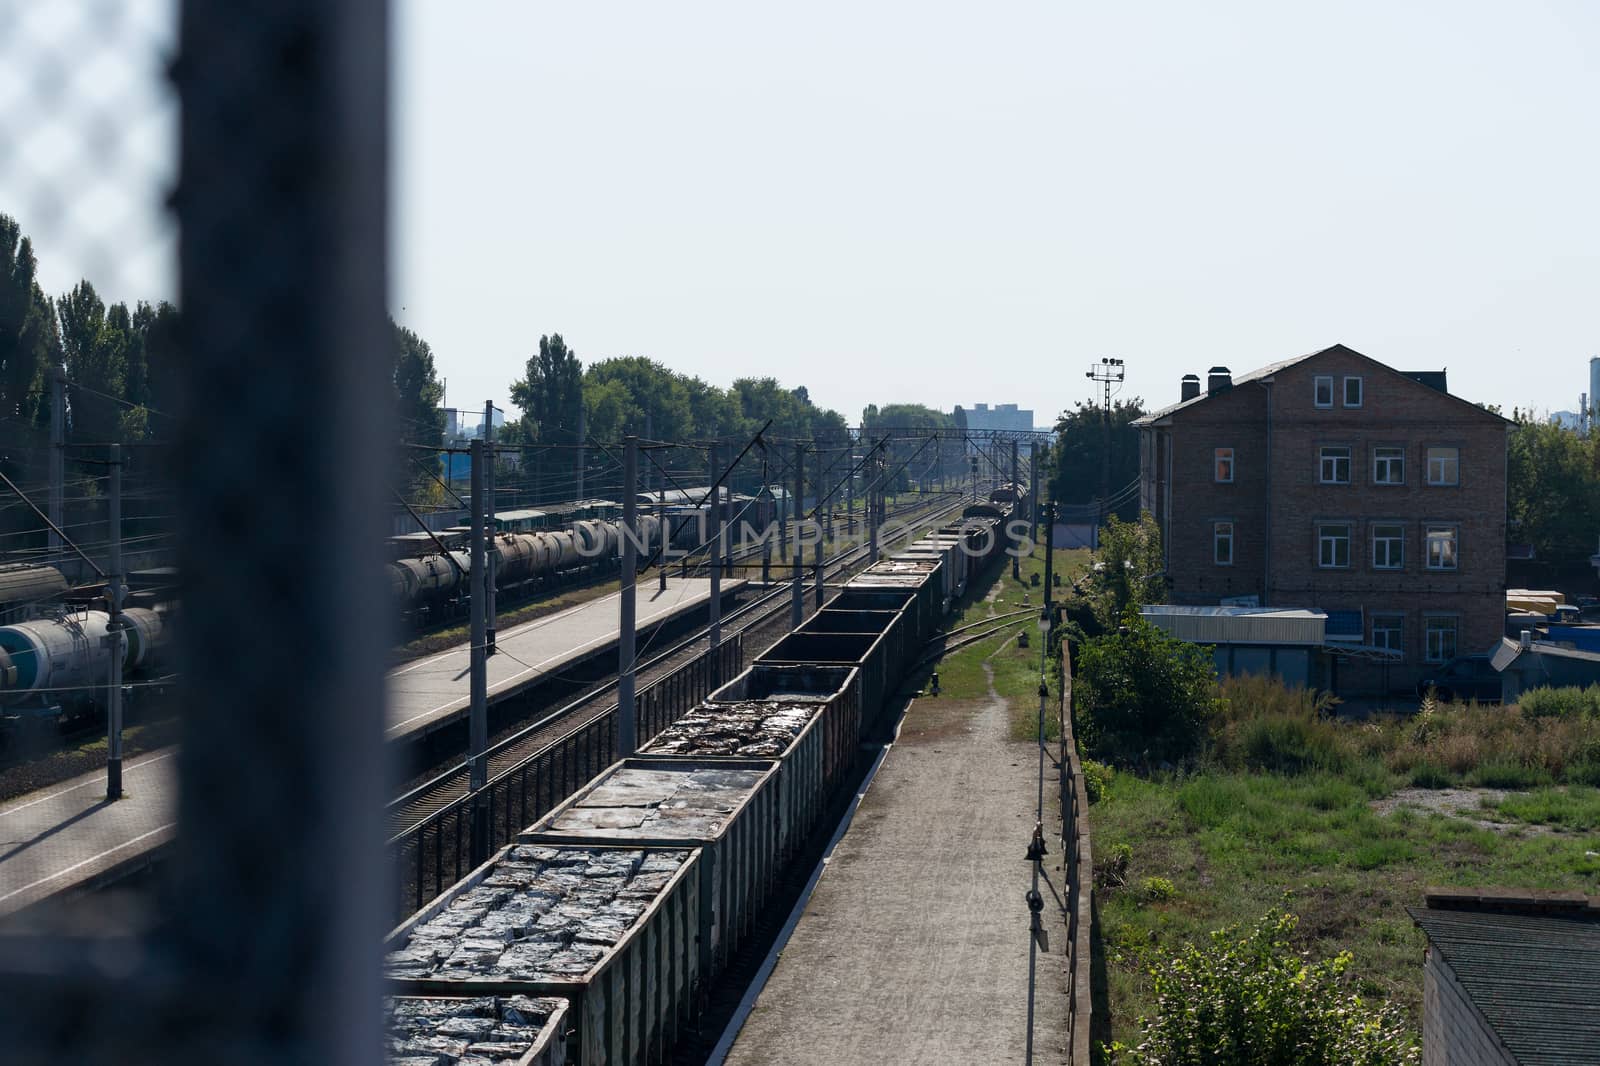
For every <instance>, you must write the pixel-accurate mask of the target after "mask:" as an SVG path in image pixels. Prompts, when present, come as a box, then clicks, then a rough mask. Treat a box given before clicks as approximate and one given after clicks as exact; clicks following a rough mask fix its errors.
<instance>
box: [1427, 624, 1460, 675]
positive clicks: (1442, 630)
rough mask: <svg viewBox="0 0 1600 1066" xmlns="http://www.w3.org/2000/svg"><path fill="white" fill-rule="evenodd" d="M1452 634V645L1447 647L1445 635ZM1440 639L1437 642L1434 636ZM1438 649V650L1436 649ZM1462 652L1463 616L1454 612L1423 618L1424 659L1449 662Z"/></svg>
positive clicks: (1431, 661)
mask: <svg viewBox="0 0 1600 1066" xmlns="http://www.w3.org/2000/svg"><path fill="white" fill-rule="evenodd" d="M1446 633H1448V634H1449V635H1450V646H1449V648H1448V650H1447V649H1446V648H1445V642H1444V635H1445V634H1446ZM1435 636H1437V637H1438V638H1439V639H1438V641H1437V642H1435V640H1434V638H1435ZM1436 649H1437V650H1436ZM1460 652H1461V617H1460V616H1459V615H1454V614H1438V615H1429V616H1428V617H1426V618H1424V619H1423V620H1422V659H1423V661H1424V662H1429V663H1447V662H1449V661H1450V660H1451V659H1454V658H1455V657H1456V656H1457V655H1459V654H1460Z"/></svg>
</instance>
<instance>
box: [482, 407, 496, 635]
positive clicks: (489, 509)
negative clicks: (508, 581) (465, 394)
mask: <svg viewBox="0 0 1600 1066" xmlns="http://www.w3.org/2000/svg"><path fill="white" fill-rule="evenodd" d="M483 442H484V452H485V458H486V462H487V464H488V465H487V466H486V467H485V469H484V471H483V532H484V537H485V541H486V543H485V545H484V565H483V589H484V592H483V614H484V637H483V653H484V654H485V655H493V654H494V635H495V616H496V615H497V614H498V613H499V612H497V611H496V610H495V603H494V601H495V571H497V570H498V569H499V568H500V548H499V545H498V544H497V543H496V541H495V536H494V534H495V528H494V467H495V458H496V456H495V449H494V401H492V400H485V401H483Z"/></svg>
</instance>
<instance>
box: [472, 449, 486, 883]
mask: <svg viewBox="0 0 1600 1066" xmlns="http://www.w3.org/2000/svg"><path fill="white" fill-rule="evenodd" d="M483 527H484V523H483V440H482V439H481V438H480V439H477V440H474V441H473V442H472V539H471V547H470V548H469V549H468V556H467V567H468V569H467V575H468V577H469V578H470V580H471V583H470V585H469V586H468V589H467V614H468V615H469V616H470V618H471V627H470V633H471V643H470V644H469V645H468V648H469V649H470V650H469V660H468V666H467V669H468V672H469V676H468V679H467V686H468V691H469V693H470V696H471V700H472V702H471V704H470V705H469V707H468V710H467V715H468V718H467V793H468V795H469V796H470V797H471V798H470V800H469V806H470V807H471V810H472V829H471V841H470V844H469V854H470V856H471V859H472V865H473V866H477V865H479V864H480V863H482V862H484V861H485V860H486V859H488V858H489V805H488V804H487V803H484V802H482V797H481V796H480V793H481V792H482V791H483V788H484V786H485V785H487V784H488V783H489V761H488V759H487V758H486V756H485V754H484V753H485V751H486V749H487V748H488V747H489V655H488V649H487V648H486V647H485V646H484V641H485V640H486V639H487V637H486V632H485V631H486V629H487V625H486V621H487V620H486V619H485V617H484V610H483V596H484V581H483V571H484V569H485V565H484V554H485V553H484V550H483Z"/></svg>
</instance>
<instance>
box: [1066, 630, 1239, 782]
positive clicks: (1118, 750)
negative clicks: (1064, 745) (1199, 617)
mask: <svg viewBox="0 0 1600 1066" xmlns="http://www.w3.org/2000/svg"><path fill="white" fill-rule="evenodd" d="M1074 686H1075V687H1074V691H1075V700H1074V702H1075V704H1076V713H1077V715H1078V718H1077V725H1078V735H1079V737H1080V738H1081V739H1082V740H1083V742H1084V744H1085V746H1086V748H1087V750H1088V751H1089V752H1090V753H1091V754H1093V755H1094V756H1096V757H1097V758H1101V759H1109V760H1115V761H1118V762H1125V763H1140V762H1148V761H1157V762H1159V761H1163V760H1165V761H1173V762H1176V761H1179V760H1182V759H1185V758H1188V757H1190V756H1192V755H1194V754H1196V753H1197V752H1198V751H1199V749H1200V744H1201V741H1202V739H1203V738H1204V737H1205V734H1206V728H1207V726H1208V724H1209V723H1210V721H1211V719H1212V717H1213V716H1214V715H1216V714H1217V713H1219V709H1220V703H1221V701H1220V700H1219V698H1218V695H1217V672H1216V667H1215V665H1214V664H1213V662H1212V659H1211V649H1210V648H1209V647H1203V646H1199V645H1195V644H1190V643H1188V642H1187V641H1182V640H1178V639H1176V638H1175V637H1172V636H1169V635H1168V634H1167V633H1165V632H1163V631H1162V630H1161V629H1159V628H1157V627H1156V626H1154V625H1152V624H1151V623H1150V622H1148V621H1146V620H1145V619H1143V618H1141V617H1140V616H1139V614H1138V612H1137V611H1135V610H1132V609H1130V610H1129V611H1128V613H1127V614H1126V615H1125V616H1124V617H1123V626H1122V628H1121V629H1120V630H1119V631H1116V632H1111V633H1107V634H1106V635H1105V636H1102V637H1096V638H1094V639H1092V640H1089V641H1086V642H1085V643H1084V645H1083V648H1082V650H1081V651H1080V652H1079V655H1078V674H1077V678H1076V680H1075V682H1074Z"/></svg>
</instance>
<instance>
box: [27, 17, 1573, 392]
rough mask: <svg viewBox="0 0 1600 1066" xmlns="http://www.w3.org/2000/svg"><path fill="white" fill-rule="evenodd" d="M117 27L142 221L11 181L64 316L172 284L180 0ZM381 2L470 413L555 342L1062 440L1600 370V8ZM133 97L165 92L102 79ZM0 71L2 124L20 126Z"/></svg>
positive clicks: (48, 160) (406, 197) (422, 266)
mask: <svg viewBox="0 0 1600 1066" xmlns="http://www.w3.org/2000/svg"><path fill="white" fill-rule="evenodd" d="M130 3H131V4H132V7H133V9H134V10H137V11H139V12H142V13H143V17H142V20H127V21H126V23H125V25H124V26H123V28H124V29H127V30H129V31H130V32H131V31H137V32H139V33H141V34H143V39H145V40H147V41H149V42H151V44H152V46H153V48H154V51H153V52H151V57H152V61H151V62H148V63H140V62H133V61H131V60H129V59H128V58H127V57H128V56H129V55H137V54H138V53H137V50H131V51H130V50H128V49H114V50H111V51H112V56H111V57H110V58H107V57H101V58H100V59H99V60H98V61H97V63H98V65H92V66H90V67H89V70H90V71H91V73H92V75H93V76H91V77H88V78H86V79H80V81H81V82H82V84H83V85H84V90H83V94H82V95H85V96H86V98H88V99H90V100H92V101H94V102H93V106H89V105H85V106H84V107H83V108H82V109H81V111H82V113H93V112H94V111H95V110H96V109H97V108H98V109H103V108H104V107H105V106H107V101H108V100H112V101H120V102H121V106H123V107H124V108H125V110H127V111H128V113H129V114H130V115H133V117H134V119H136V120H137V121H133V122H130V123H129V124H128V128H129V129H131V130H135V131H143V132H139V133H138V134H137V135H134V134H129V135H128V136H125V137H123V138H122V142H123V143H124V144H125V145H126V146H127V148H126V152H125V154H126V155H127V156H128V159H127V160H119V162H118V164H117V167H118V168H121V169H117V168H111V169H113V170H114V175H113V176H115V175H116V174H124V173H125V174H126V175H127V177H126V179H125V180H117V181H112V182H109V183H107V182H105V181H102V182H100V183H99V187H98V188H97V189H95V190H92V191H94V192H95V194H96V195H97V196H99V197H100V199H101V200H105V199H107V197H108V195H109V196H110V199H111V200H113V201H114V200H115V198H116V195H117V194H121V195H122V196H123V197H124V198H125V199H127V200H128V201H129V203H128V204H126V205H124V209H123V210H122V211H121V214H120V215H119V214H118V210H117V209H114V208H101V209H100V211H99V213H98V214H96V213H94V212H91V211H89V210H88V209H87V208H86V207H84V206H82V204H80V202H79V199H78V198H77V197H76V196H75V195H69V193H68V192H63V191H62V190H63V189H66V190H69V191H70V190H73V189H74V188H75V186H74V185H73V184H72V183H71V182H68V183H65V184H63V183H60V182H57V181H54V180H52V179H54V178H55V177H57V176H58V175H59V174H60V173H61V172H63V171H68V170H70V171H73V173H74V176H76V174H77V170H78V168H73V167H71V166H70V160H71V158H72V157H71V153H70V152H63V151H60V150H57V151H56V154H55V155H52V154H51V153H50V151H48V150H47V149H49V147H50V144H49V142H48V139H45V140H44V141H42V142H41V143H44V144H45V148H43V149H41V148H39V147H37V146H36V145H33V144H25V145H23V147H22V150H21V151H13V152H11V153H10V154H7V152H6V150H5V149H3V148H0V210H6V211H10V212H11V213H13V214H18V215H19V216H21V217H22V218H23V220H24V225H25V227H28V228H30V232H34V233H35V239H36V243H37V244H38V245H39V254H40V257H41V260H42V266H43V267H44V274H45V280H46V283H47V287H48V288H50V289H51V291H53V292H56V291H63V290H64V289H65V288H67V287H69V286H70V285H71V284H72V282H73V281H75V280H76V277H77V276H79V275H80V273H88V274H89V275H90V276H91V277H93V278H95V279H96V280H97V284H101V287H102V288H104V289H106V290H107V291H110V292H112V293H113V294H118V295H123V296H124V298H128V297H132V296H138V295H164V294H167V293H169V292H170V289H171V264H170V242H169V241H166V240H165V238H163V237H162V235H161V231H162V225H163V224H162V223H161V221H160V218H161V214H160V212H161V208H160V206H159V204H160V201H161V196H160V195H159V194H160V193H162V192H164V186H165V184H169V183H170V168H168V169H167V170H166V171H163V165H164V164H163V162H162V153H161V149H162V148H164V147H166V146H167V145H168V144H169V142H170V134H169V132H168V127H169V126H170V105H169V104H167V103H164V102H162V100H161V98H160V93H159V80H158V79H156V78H154V77H153V76H151V75H153V72H158V71H159V69H160V67H159V62H158V60H159V58H160V57H159V52H160V51H161V49H162V48H164V47H165V44H166V42H167V41H169V40H170V36H166V37H163V34H164V33H166V30H165V29H164V28H162V27H163V26H164V23H163V16H162V13H163V12H168V11H170V7H169V5H168V4H166V3H164V2H163V0H130ZM4 6H7V5H4V4H0V7H4ZM72 6H74V5H65V4H59V5H58V4H52V5H37V8H38V10H51V11H59V10H60V9H61V8H63V7H72ZM111 7H112V8H115V7H116V5H111ZM23 10H26V11H29V12H30V14H29V15H28V16H27V17H26V18H25V19H24V21H25V22H29V21H31V22H37V21H39V18H40V17H42V16H37V17H36V12H35V11H34V9H33V8H32V7H31V6H29V5H24V7H23ZM394 11H395V22H394V31H395V38H394V53H393V55H394V68H393V76H394V93H393V99H392V116H393V129H394V134H395V137H394V144H393V147H394V158H393V169H392V174H393V180H394V190H393V191H394V195H393V198H392V205H393V207H392V210H393V216H392V217H393V236H394V258H393V261H392V283H391V291H392V303H393V309H394V313H395V316H396V318H397V319H398V320H399V321H401V322H402V323H403V324H405V325H407V326H409V327H410V328H412V329H414V330H416V331H417V332H418V333H420V334H421V335H422V336H423V337H424V338H425V339H426V340H428V341H429V343H430V344H431V345H432V347H433V350H434V352H435V356H436V359H437V361H438V366H439V372H440V374H441V375H442V376H443V377H444V378H446V380H447V382H448V400H449V402H450V403H452V404H458V405H461V406H464V407H466V406H477V405H479V404H481V403H482V402H483V400H485V399H493V400H495V401H496V402H497V403H498V404H500V405H501V406H506V405H507V404H508V402H509V385H510V382H511V381H512V380H513V379H515V378H516V377H517V376H519V374H520V372H521V368H522V364H523V362H524V360H525V359H526V357H527V355H528V354H529V353H530V352H531V351H533V350H534V349H535V348H536V346H537V340H538V337H539V335H540V334H542V333H550V332H560V333H561V334H563V335H564V336H565V337H566V339H567V341H568V343H569V344H570V345H571V346H572V348H573V349H574V350H575V351H576V352H577V353H578V354H579V356H580V357H581V358H582V359H583V360H584V361H585V362H589V361H594V360H598V359H603V358H606V357H610V356H617V355H644V356H649V357H651V358H654V359H656V360H659V361H660V362H662V363H665V364H667V365H668V366H671V367H673V368H675V369H678V370H681V371H683V372H686V373H689V374H695V375H699V376H700V377H703V378H705V379H706V380H708V381H711V382H714V383H717V384H724V385H725V384H727V383H728V382H730V381H731V380H732V379H733V378H735V377H738V376H746V375H750V376H767V375H771V376H776V377H778V378H779V379H780V380H782V381H784V382H785V383H786V384H789V385H800V384H803V385H805V386H806V387H807V388H808V389H809V391H810V394H811V396H812V398H813V399H815V400H816V401H818V402H819V403H822V404H823V405H825V406H829V407H833V408H835V409H837V410H839V411H840V412H842V413H844V414H845V415H846V416H847V417H849V418H850V419H851V420H852V421H853V420H855V419H856V418H858V417H859V414H860V411H861V409H862V407H863V406H864V405H866V404H867V403H878V404H883V403H889V402H917V403H926V404H929V405H931V406H935V407H940V408H943V409H946V410H948V409H949V408H950V407H952V406H953V405H955V404H964V405H968V406H970V405H972V404H974V403H978V402H987V403H991V404H994V403H1005V402H1015V403H1019V404H1021V405H1022V406H1024V407H1032V408H1033V409H1034V410H1035V411H1036V412H1037V415H1036V420H1037V421H1038V422H1039V423H1040V424H1047V423H1048V422H1049V421H1050V420H1051V416H1052V415H1053V414H1054V413H1055V412H1056V411H1059V410H1061V409H1063V408H1068V407H1071V406H1072V405H1073V404H1074V403H1076V402H1077V401H1079V400H1084V399H1088V398H1089V397H1090V396H1091V395H1092V391H1093V386H1092V384H1091V383H1090V382H1089V381H1087V380H1086V379H1085V376H1084V375H1085V372H1086V371H1087V369H1088V367H1089V365H1090V364H1092V363H1096V362H1098V361H1099V360H1100V359H1101V358H1102V357H1115V358H1120V359H1122V360H1124V362H1125V365H1126V372H1127V381H1126V383H1125V385H1124V388H1123V393H1122V395H1123V397H1125V398H1127V397H1135V396H1137V397H1142V398H1143V399H1144V400H1145V401H1146V403H1147V405H1152V406H1158V405H1161V404H1165V403H1168V402H1171V401H1173V400H1175V399H1176V398H1177V393H1178V381H1179V378H1180V377H1181V376H1182V375H1183V374H1184V373H1188V372H1194V373H1199V374H1201V375H1202V376H1203V375H1204V374H1205V371H1206V369H1207V368H1208V367H1210V366H1213V365H1226V366H1229V367H1231V368H1232V369H1233V370H1234V371H1235V372H1243V371H1245V370H1248V369H1250V368H1253V367H1256V366H1259V365H1262V364H1264V363H1267V362H1271V361H1275V360H1277V359H1281V358H1284V357H1287V356H1290V355H1295V354H1300V353H1303V352H1307V351H1312V350H1315V349H1317V348H1321V347H1325V346H1327V345H1329V344H1333V343H1336V342H1342V343H1345V344H1348V345H1350V346H1351V347H1353V348H1356V349H1357V350H1359V351H1362V352H1364V353H1366V354H1368V355H1370V356H1372V357H1374V358H1376V359H1379V360H1382V361H1384V362H1387V363H1391V364H1393V365H1395V366H1398V367H1400V368H1402V369H1437V368H1440V367H1447V368H1448V369H1449V371H1450V385H1451V389H1452V391H1453V392H1455V393H1457V394H1459V395H1462V396H1465V397H1467V398H1468V399H1472V400H1478V401H1484V402H1494V403H1499V404H1502V405H1503V406H1505V407H1507V408H1510V407H1512V406H1518V407H1523V408H1527V407H1533V408H1536V409H1539V410H1541V411H1542V410H1546V409H1562V408H1571V407H1574V406H1575V405H1576V402H1577V396H1578V393H1579V392H1580V391H1581V390H1583V389H1584V388H1585V387H1586V384H1587V363H1588V358H1589V357H1590V356H1591V355H1594V354H1600V314H1597V313H1596V311H1595V307H1596V305H1597V301H1596V299H1595V295H1594V294H1595V293H1596V292H1600V192H1597V187H1596V185H1595V181H1594V175H1596V174H1597V173H1600V136H1597V134H1600V129H1597V126H1600V117H1597V115H1600V110H1597V109H1596V107H1595V102H1596V101H1597V100H1600V58H1597V57H1600V5H1596V4H1593V3H1590V2H1587V0H1567V2H1538V0H1518V2H1515V3H1510V2H1505V3H1481V2H1473V0H1451V2H1448V3H1447V2H1434V0H1411V2H1408V3H1404V4H1395V3H1392V2H1384V3H1369V2H1365V0H1347V2H1342V3H1339V4H1322V5H1311V4H1299V3H1292V4H1290V3H1282V2H1281V0H1274V2H1260V3H1256V2H1243V0H1227V2H1218V3H1212V4H1204V5H1201V4H1194V3H1192V2H1183V3H1180V2H1160V0H1150V2H1145V3H1137V4H1087V3H1074V4H1065V3H1060V2H1053V3H1025V2H1012V3H1000V4H991V5H982V6H979V5H972V4H945V3H932V2H920V3H888V2H882V3H873V4H861V3H855V4H842V3H833V2H831V0H818V2H814V3H811V4H806V5H786V6H783V7H779V6H777V5H762V4H748V3H742V4H735V3H712V2H703V3H682V4H672V5H663V4H643V3H632V2H621V0H619V2H614V3H607V4H554V3H546V2H537V3H535V2H528V0H521V2H490V0H455V2H445V0H397V3H396V4H395V8H394ZM13 17H15V16H13ZM56 17H57V18H59V17H60V16H56ZM151 27H155V28H154V29H152V28H151ZM12 29H13V30H15V27H12ZM63 32H64V31H61V30H60V29H59V28H57V29H55V30H53V31H52V34H51V35H50V39H53V40H54V39H60V38H61V37H62V36H63ZM77 32H80V33H87V32H90V31H88V30H85V29H83V28H81V27H80V29H79V30H78V31H77ZM101 36H104V34H103V33H102V34H101ZM12 37H13V39H16V34H15V33H13V34H12ZM4 48H5V46H3V45H0V51H3V50H4ZM3 66H4V64H0V67H3ZM118 66H120V67H121V68H125V70H124V73H126V71H128V70H131V71H133V73H134V74H135V75H137V74H139V73H141V72H143V74H145V75H147V76H150V77H149V80H150V81H151V82H152V84H153V85H155V86H156V88H154V89H151V90H150V91H149V93H148V97H149V98H148V99H146V98H144V97H143V96H141V92H140V90H139V88H138V86H131V87H130V86H127V85H122V86H121V87H120V88H116V89H114V90H112V89H108V88H107V86H108V85H109V86H116V85H118V81H117V79H116V78H114V77H109V76H107V75H106V74H105V72H106V71H107V70H109V69H112V68H114V67H118ZM73 69H74V70H76V69H77V67H76V65H74V67H73ZM8 77H9V76H7V75H4V74H3V73H0V115H3V114H12V115H15V114H18V113H19V112H18V111H17V110H16V109H15V106H13V107H11V108H8V107H7V105H8V103H9V104H11V105H16V104H18V103H19V102H21V103H26V102H27V99H26V92H27V88H28V86H27V85H25V87H24V91H23V97H22V99H21V100H20V101H19V99H18V95H17V92H16V87H15V85H14V84H11V83H9V82H8V81H7V78H8ZM33 80H34V81H36V80H37V79H33ZM58 80H60V79H59V78H58ZM126 80H127V78H124V79H123V81H126ZM135 80H137V78H135ZM28 84H30V85H31V82H30V83H28ZM50 84H52V85H53V84H54V83H50ZM8 86H9V92H8ZM96 92H98V94H99V95H98V96H95V95H94V94H95V93H96ZM56 95H60V94H56ZM69 117H71V115H70V114H69ZM0 125H3V124H0ZM41 128H44V127H41ZM49 128H52V129H56V128H59V127H58V126H52V127H49ZM164 138H165V139H164ZM59 139H60V137H59V136H57V140H59ZM5 140H6V138H5V137H4V136H0V143H3V142H4V141H5ZM152 145H153V146H154V149H152V147H151V146H152ZM152 152H153V153H154V154H153V155H152ZM41 161H42V162H41ZM140 168H142V169H140ZM107 169H108V168H106V167H104V166H102V167H100V169H99V172H102V173H103V172H104V171H105V170H107ZM19 175H20V177H19ZM107 184H109V185H110V186H111V193H110V194H108V193H107V191H106V188H105V186H106V185H107ZM8 186H9V188H8ZM41 196H43V198H44V199H45V200H46V201H47V203H48V202H50V201H52V200H53V201H54V202H55V210H54V211H53V212H44V213H41V212H40V210H39V208H38V204H37V202H36V201H38V200H39V199H40V197H41ZM86 202H87V201H86ZM95 202H98V201H95ZM12 203H20V204H22V206H21V207H13V206H8V205H9V204H12ZM30 217H32V218H33V219H34V221H35V222H39V221H40V220H41V219H42V220H43V221H42V222H41V223H40V224H38V225H35V226H31V227H30ZM151 219H154V220H155V221H153V222H152V221H150V220H151ZM108 220H110V221H108ZM102 278H103V279H104V282H103V283H102V281H101V279H102Z"/></svg>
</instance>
